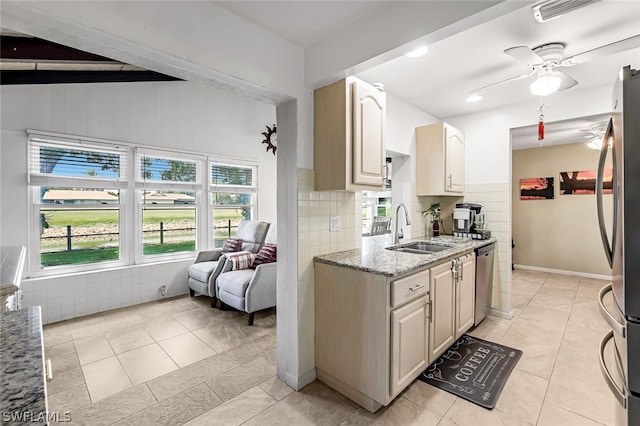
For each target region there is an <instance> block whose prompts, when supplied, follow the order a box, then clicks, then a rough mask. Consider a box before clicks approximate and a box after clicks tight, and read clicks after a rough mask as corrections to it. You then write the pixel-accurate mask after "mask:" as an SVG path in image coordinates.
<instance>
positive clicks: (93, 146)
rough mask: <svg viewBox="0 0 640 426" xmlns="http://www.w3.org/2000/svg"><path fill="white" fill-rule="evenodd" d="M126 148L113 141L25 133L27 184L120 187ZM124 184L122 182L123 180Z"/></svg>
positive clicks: (125, 174)
mask: <svg viewBox="0 0 640 426" xmlns="http://www.w3.org/2000/svg"><path fill="white" fill-rule="evenodd" d="M126 154H127V149H126V148H125V147H118V146H116V145H108V144H98V143H94V142H86V141H83V140H81V139H78V140H72V139H62V138H50V137H42V136H38V135H32V134H30V135H29V159H28V163H29V184H31V185H41V186H91V185H95V186H96V187H104V188H115V187H121V186H122V185H123V183H125V182H126V177H127V155H126ZM125 184H126V183H125Z"/></svg>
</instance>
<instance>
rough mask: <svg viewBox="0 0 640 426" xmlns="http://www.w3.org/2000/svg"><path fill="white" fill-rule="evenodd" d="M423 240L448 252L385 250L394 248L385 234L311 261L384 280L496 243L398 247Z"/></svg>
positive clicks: (440, 240)
mask: <svg viewBox="0 0 640 426" xmlns="http://www.w3.org/2000/svg"><path fill="white" fill-rule="evenodd" d="M425 240H428V241H429V242H431V243H434V244H441V245H450V246H451V248H448V249H446V250H442V251H440V252H437V253H432V254H413V253H406V252H399V251H396V250H387V249H386V247H390V246H393V245H394V244H393V239H392V236H391V235H389V234H386V235H378V236H374V237H366V238H363V239H362V248H359V249H355V250H347V251H341V252H337V253H330V254H323V255H319V256H316V257H314V258H313V260H314V262H318V263H326V264H328V265H334V266H341V267H345V268H351V269H356V270H359V271H364V272H370V273H373V274H378V275H385V276H388V277H396V276H400V275H404V274H407V273H410V272H413V271H415V270H418V269H424V268H425V267H430V266H433V265H436V264H438V263H442V262H444V261H446V260H449V259H454V258H456V257H458V256H460V255H462V254H467V253H471V252H472V251H473V250H474V249H476V248H478V247H482V246H486V245H488V244H491V243H494V242H496V241H497V240H496V238H493V237H492V238H489V239H487V240H472V239H469V238H458V237H452V236H441V237H435V238H424V237H420V238H415V239H413V240H409V241H403V242H402V243H401V244H398V245H407V244H410V243H411V242H412V241H425Z"/></svg>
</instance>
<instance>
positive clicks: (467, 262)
mask: <svg viewBox="0 0 640 426" xmlns="http://www.w3.org/2000/svg"><path fill="white" fill-rule="evenodd" d="M459 265H460V269H459V272H458V279H457V280H456V307H457V308H458V309H457V313H456V339H457V338H459V337H460V336H462V335H463V334H464V333H465V332H466V331H467V330H469V329H470V328H471V327H472V326H473V322H474V315H475V305H476V262H475V254H469V255H467V256H464V257H461V258H460V259H459Z"/></svg>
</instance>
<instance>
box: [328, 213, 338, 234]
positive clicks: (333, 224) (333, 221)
mask: <svg viewBox="0 0 640 426" xmlns="http://www.w3.org/2000/svg"><path fill="white" fill-rule="evenodd" d="M339 230H340V216H331V217H330V218H329V232H336V231H339Z"/></svg>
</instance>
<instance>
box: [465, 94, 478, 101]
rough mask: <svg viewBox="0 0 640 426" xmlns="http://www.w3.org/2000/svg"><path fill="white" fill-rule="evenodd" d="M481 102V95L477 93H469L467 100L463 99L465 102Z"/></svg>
mask: <svg viewBox="0 0 640 426" xmlns="http://www.w3.org/2000/svg"><path fill="white" fill-rule="evenodd" d="M481 100H482V95H481V94H479V93H471V94H470V95H469V96H467V99H465V102H478V101H481Z"/></svg>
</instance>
